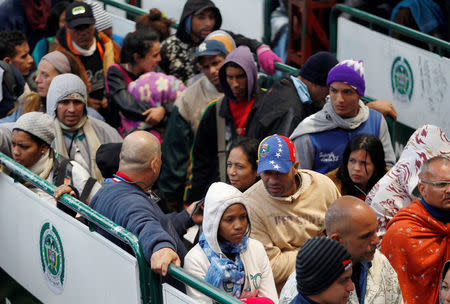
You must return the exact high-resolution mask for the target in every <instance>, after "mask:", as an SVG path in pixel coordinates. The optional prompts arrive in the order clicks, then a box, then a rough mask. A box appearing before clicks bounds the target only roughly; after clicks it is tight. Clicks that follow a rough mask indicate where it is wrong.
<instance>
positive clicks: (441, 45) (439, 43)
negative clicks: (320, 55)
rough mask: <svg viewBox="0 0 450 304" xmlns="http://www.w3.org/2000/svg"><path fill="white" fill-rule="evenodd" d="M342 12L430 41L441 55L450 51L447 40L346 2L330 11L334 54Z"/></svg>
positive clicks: (423, 40) (331, 49)
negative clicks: (339, 18)
mask: <svg viewBox="0 0 450 304" xmlns="http://www.w3.org/2000/svg"><path fill="white" fill-rule="evenodd" d="M341 12H345V13H348V14H349V15H351V16H353V17H355V18H358V19H361V20H364V21H368V22H369V23H373V24H376V25H379V26H381V27H384V28H387V29H390V30H393V31H396V32H399V33H400V34H402V35H405V36H408V37H411V38H414V39H416V40H418V41H421V42H425V43H429V44H431V45H433V46H436V47H437V48H438V53H439V55H441V56H442V52H443V50H447V51H450V43H449V42H447V41H445V40H441V39H438V38H436V37H433V36H430V35H427V34H424V33H422V32H419V31H416V30H413V29H411V28H409V27H406V26H403V25H400V24H398V23H395V22H392V21H390V20H386V19H383V18H381V17H378V16H375V15H372V14H369V13H366V12H364V11H361V10H359V9H356V8H352V7H350V6H347V5H344V4H336V5H335V6H333V8H332V9H331V13H330V52H332V53H334V54H336V50H337V19H338V17H339V15H340V13H341Z"/></svg>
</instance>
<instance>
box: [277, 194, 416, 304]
mask: <svg viewBox="0 0 450 304" xmlns="http://www.w3.org/2000/svg"><path fill="white" fill-rule="evenodd" d="M325 227H326V233H327V235H328V237H329V238H331V239H334V240H336V241H338V242H339V243H341V244H342V245H343V246H344V247H345V249H347V250H348V252H350V254H351V256H352V259H353V273H352V281H353V283H354V284H355V290H354V291H352V292H351V293H350V298H349V301H348V303H350V304H357V303H366V304H368V303H373V304H377V303H403V301H402V294H401V290H400V286H399V283H398V278H397V274H396V272H395V270H394V269H393V268H392V266H391V265H390V263H389V261H388V259H387V258H386V257H385V256H384V255H383V254H382V253H380V252H379V251H378V250H377V249H376V248H377V246H378V244H379V243H380V239H379V238H378V236H377V227H378V222H377V217H376V215H375V212H374V211H373V210H372V209H371V208H370V207H369V206H368V205H366V204H365V203H364V201H362V200H360V199H359V198H356V197H353V196H343V197H341V198H339V199H337V200H336V201H334V202H333V204H332V205H331V206H330V207H329V208H328V210H327V212H326V214H325ZM296 286H297V283H296V278H295V273H293V274H292V275H291V276H290V277H289V279H288V281H287V283H286V285H285V286H284V287H283V290H282V292H281V297H280V304H281V303H289V302H290V300H291V299H293V298H294V297H295V296H296V293H297V290H296ZM408 303H409V302H408Z"/></svg>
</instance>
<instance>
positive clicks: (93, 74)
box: [56, 1, 120, 111]
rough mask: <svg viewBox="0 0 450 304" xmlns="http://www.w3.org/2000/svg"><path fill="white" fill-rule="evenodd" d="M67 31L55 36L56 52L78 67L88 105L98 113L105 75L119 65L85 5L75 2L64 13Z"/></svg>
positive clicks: (115, 55) (116, 56) (117, 54)
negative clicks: (66, 53) (69, 55)
mask: <svg viewBox="0 0 450 304" xmlns="http://www.w3.org/2000/svg"><path fill="white" fill-rule="evenodd" d="M66 23H67V27H64V28H61V29H60V30H59V31H58V33H56V39H57V42H58V44H59V45H58V47H57V48H56V49H57V50H60V49H65V50H67V51H69V52H71V53H72V54H73V55H74V56H75V57H76V58H77V60H79V62H80V63H81V67H82V68H83V72H84V73H85V74H86V76H87V78H88V80H89V99H88V105H89V106H90V107H92V108H94V109H96V110H97V111H98V110H101V109H103V108H105V107H106V105H107V101H106V97H105V72H106V69H107V68H108V67H109V66H110V65H111V64H113V63H117V62H119V55H120V54H119V53H118V50H117V49H115V48H114V44H113V42H112V40H111V39H110V38H109V37H108V36H107V35H106V34H104V33H103V32H97V31H96V29H95V19H94V13H93V11H92V8H91V6H90V5H89V4H87V3H84V2H78V1H75V2H73V3H71V4H69V6H68V7H67V9H66Z"/></svg>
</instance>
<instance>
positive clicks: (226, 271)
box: [198, 233, 248, 299]
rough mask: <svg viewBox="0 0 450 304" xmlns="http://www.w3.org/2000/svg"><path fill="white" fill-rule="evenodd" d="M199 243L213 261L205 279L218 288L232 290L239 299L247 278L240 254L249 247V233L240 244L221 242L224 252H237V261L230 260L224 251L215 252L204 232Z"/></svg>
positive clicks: (210, 260)
mask: <svg viewBox="0 0 450 304" xmlns="http://www.w3.org/2000/svg"><path fill="white" fill-rule="evenodd" d="M198 244H199V245H200V247H201V248H202V249H203V252H204V253H205V254H206V257H207V258H208V260H209V262H210V263H211V265H210V266H209V268H208V272H207V273H206V276H205V281H206V282H208V283H210V284H211V285H213V286H215V287H217V288H222V289H223V290H225V291H226V292H230V293H231V294H232V295H233V297H235V298H237V299H239V298H240V296H241V291H242V285H243V284H244V279H245V272H244V264H243V263H242V261H241V258H240V256H239V254H240V253H241V252H243V251H245V250H246V249H247V245H248V233H246V234H245V236H244V238H243V239H242V241H241V242H240V243H239V244H233V243H231V242H228V241H222V242H219V246H220V249H221V250H222V252H223V253H224V254H236V258H235V261H232V260H230V259H229V258H227V257H226V256H225V255H224V254H222V253H220V254H217V253H216V252H214V251H213V250H212V249H211V247H210V246H209V244H208V242H207V241H206V239H205V234H204V233H202V234H201V235H200V239H199V242H198Z"/></svg>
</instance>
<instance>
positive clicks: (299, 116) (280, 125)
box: [248, 52, 397, 140]
mask: <svg viewBox="0 0 450 304" xmlns="http://www.w3.org/2000/svg"><path fill="white" fill-rule="evenodd" d="M338 63H339V62H338V60H337V59H336V57H335V56H334V55H333V54H332V53H330V52H317V53H315V54H314V55H312V56H311V57H309V58H308V60H306V62H305V64H304V65H303V66H302V68H301V70H300V72H299V74H298V76H297V77H295V76H289V77H286V78H283V79H281V80H280V81H279V82H277V83H275V84H274V85H273V87H272V88H271V89H270V90H269V92H267V94H265V95H264V97H263V98H262V99H261V101H260V103H259V106H258V109H257V111H256V113H255V116H254V119H253V120H254V122H253V123H252V125H251V126H250V127H249V130H248V136H249V137H254V138H256V139H258V140H263V139H264V138H265V137H267V136H269V135H273V134H278V135H284V136H289V135H291V134H292V131H294V129H295V128H296V127H297V126H298V124H299V123H300V122H302V121H303V119H305V118H306V117H308V116H310V115H312V114H314V113H317V112H318V111H320V110H321V109H322V107H323V106H324V104H325V100H326V97H327V95H328V87H327V76H328V73H329V72H330V70H331V69H332V68H333V67H334V66H335V65H336V64H338ZM367 106H368V107H369V108H371V109H375V110H377V111H378V112H380V113H382V114H383V115H390V116H392V117H393V118H394V119H395V117H396V115H397V113H396V111H395V109H394V107H393V106H392V104H391V103H390V102H389V101H387V100H377V101H373V102H369V103H368V104H367Z"/></svg>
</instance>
